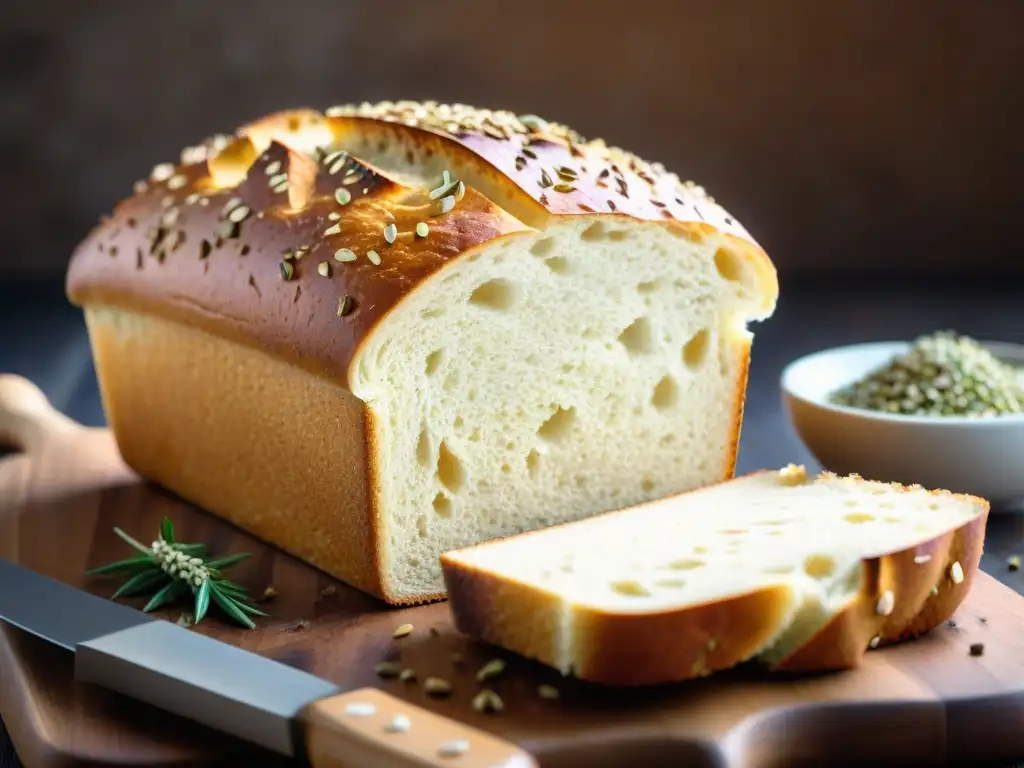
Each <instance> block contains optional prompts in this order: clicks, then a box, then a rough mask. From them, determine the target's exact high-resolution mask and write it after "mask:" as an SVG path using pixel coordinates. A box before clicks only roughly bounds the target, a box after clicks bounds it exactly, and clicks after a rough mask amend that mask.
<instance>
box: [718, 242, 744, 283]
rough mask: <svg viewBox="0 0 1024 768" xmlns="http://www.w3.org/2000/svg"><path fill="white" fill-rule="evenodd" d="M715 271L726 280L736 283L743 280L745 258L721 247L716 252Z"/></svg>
mask: <svg viewBox="0 0 1024 768" xmlns="http://www.w3.org/2000/svg"><path fill="white" fill-rule="evenodd" d="M715 269H717V270H718V274H720V275H721V276H722V277H724V278H725V279H726V280H730V281H732V282H736V281H739V280H742V279H743V257H742V256H740V255H739V254H738V253H736V251H734V250H732V249H731V248H726V247H724V246H723V247H721V248H719V249H718V250H717V251H715Z"/></svg>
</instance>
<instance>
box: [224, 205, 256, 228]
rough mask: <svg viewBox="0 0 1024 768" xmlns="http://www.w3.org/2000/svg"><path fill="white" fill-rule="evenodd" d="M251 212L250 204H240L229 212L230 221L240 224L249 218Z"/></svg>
mask: <svg viewBox="0 0 1024 768" xmlns="http://www.w3.org/2000/svg"><path fill="white" fill-rule="evenodd" d="M250 213H252V211H251V210H249V206H247V205H240V206H238V207H237V208H234V209H232V211H231V213H229V214H228V221H233V222H235V223H236V224H240V223H241V222H243V221H245V220H246V219H247V218H249V214H250Z"/></svg>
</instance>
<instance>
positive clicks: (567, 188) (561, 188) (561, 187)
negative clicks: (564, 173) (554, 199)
mask: <svg viewBox="0 0 1024 768" xmlns="http://www.w3.org/2000/svg"><path fill="white" fill-rule="evenodd" d="M552 189H553V190H555V192H562V193H563V194H564V193H566V192H574V191H575V190H576V187H574V186H573V185H572V184H555V186H553V187H552Z"/></svg>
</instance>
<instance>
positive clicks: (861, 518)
mask: <svg viewBox="0 0 1024 768" xmlns="http://www.w3.org/2000/svg"><path fill="white" fill-rule="evenodd" d="M874 519H875V516H874V515H872V514H869V513H867V512H850V513H849V514H846V515H843V520H845V521H846V522H848V523H854V524H858V523H870V522H871V521H872V520H874Z"/></svg>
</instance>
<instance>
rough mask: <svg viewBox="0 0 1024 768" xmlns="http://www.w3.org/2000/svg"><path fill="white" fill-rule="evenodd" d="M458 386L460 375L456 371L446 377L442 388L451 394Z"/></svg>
mask: <svg viewBox="0 0 1024 768" xmlns="http://www.w3.org/2000/svg"><path fill="white" fill-rule="evenodd" d="M458 384H459V375H458V374H457V373H456V372H455V371H452V372H450V373H449V374H448V375H447V376H445V377H444V384H442V385H441V388H442V389H443V390H444V391H445V392H451V391H452V390H453V389H455V388H456V387H457V386H458Z"/></svg>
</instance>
